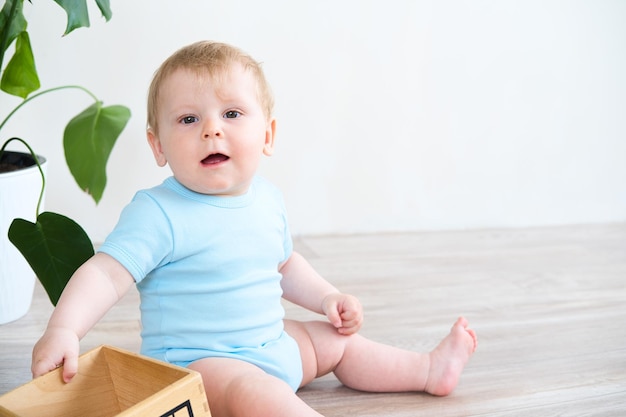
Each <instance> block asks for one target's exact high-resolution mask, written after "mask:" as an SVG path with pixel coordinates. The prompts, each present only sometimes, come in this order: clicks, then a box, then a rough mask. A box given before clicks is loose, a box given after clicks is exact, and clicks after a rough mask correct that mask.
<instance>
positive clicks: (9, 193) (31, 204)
mask: <svg viewBox="0 0 626 417" xmlns="http://www.w3.org/2000/svg"><path fill="white" fill-rule="evenodd" d="M5 152H6V153H13V154H21V153H18V152H10V151H5ZM21 155H24V156H26V157H29V156H30V155H29V154H21ZM38 158H39V161H40V162H41V168H42V169H43V171H44V174H45V172H46V167H47V162H46V160H45V159H44V158H42V157H38ZM40 191H41V174H40V173H39V169H38V168H37V165H33V166H30V167H27V168H22V169H19V170H17V171H12V172H6V173H0V324H4V323H8V322H11V321H14V320H17V319H19V318H20V317H22V316H24V315H25V314H26V313H27V312H28V309H29V308H30V304H31V301H32V298H33V289H34V287H35V273H34V272H33V270H32V269H31V268H30V265H28V262H26V260H25V259H24V257H23V256H22V254H21V253H20V252H19V251H18V250H17V248H16V247H15V246H13V244H12V243H11V242H10V241H9V238H8V237H7V233H8V231H9V226H10V225H11V222H12V221H13V219H14V218H22V219H26V220H28V221H31V222H35V216H36V209H37V200H38V199H39V193H40ZM40 211H42V212H43V203H42V206H41V207H40Z"/></svg>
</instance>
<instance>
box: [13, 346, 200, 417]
mask: <svg viewBox="0 0 626 417" xmlns="http://www.w3.org/2000/svg"><path fill="white" fill-rule="evenodd" d="M61 371H62V368H59V369H56V370H54V371H52V372H50V373H48V374H46V375H43V376H41V377H39V378H36V379H34V380H32V381H31V382H29V383H27V384H24V385H22V386H21V387H18V388H16V389H15V390H13V391H11V392H8V393H7V394H5V395H3V396H1V397H0V416H8V417H31V416H32V417H41V416H47V417H61V416H63V417H113V416H117V417H130V416H134V417H135V416H154V417H210V416H211V412H210V411H209V405H208V402H207V399H206V395H205V392H204V386H203V384H202V378H201V377H200V374H199V373H197V372H195V371H191V370H189V369H185V368H181V367H178V366H174V365H169V364H166V363H163V362H159V361H156V360H154V359H151V358H147V357H145V356H142V355H137V354H135V353H131V352H127V351H124V350H122V349H118V348H114V347H111V346H100V347H98V348H96V349H94V350H92V351H89V352H87V353H85V354H84V355H81V356H80V358H79V365H78V374H77V375H76V376H75V377H74V379H72V381H71V382H70V383H69V384H66V383H64V382H63V379H62V374H61Z"/></svg>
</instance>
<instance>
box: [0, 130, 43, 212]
mask: <svg viewBox="0 0 626 417" xmlns="http://www.w3.org/2000/svg"><path fill="white" fill-rule="evenodd" d="M14 140H16V141H18V142H21V143H22V144H23V145H24V146H26V147H27V148H28V151H29V152H30V154H31V156H32V157H33V159H34V160H35V163H36V164H37V168H38V169H39V174H41V191H40V192H39V200H38V201H37V212H36V213H35V219H37V218H38V217H39V209H40V208H41V202H42V200H43V192H44V190H45V189H46V176H45V175H44V174H43V169H42V168H41V164H40V163H39V158H37V155H35V151H33V148H31V147H30V145H29V144H28V143H26V141H25V140H23V139H20V138H11V139H8V140H7V141H6V142H4V145H2V148H0V159H2V154H3V153H4V149H5V148H6V147H7V145H8V144H9V143H11V142H13V141H14ZM35 221H36V220H35Z"/></svg>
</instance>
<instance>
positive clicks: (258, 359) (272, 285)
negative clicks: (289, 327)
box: [99, 177, 302, 391]
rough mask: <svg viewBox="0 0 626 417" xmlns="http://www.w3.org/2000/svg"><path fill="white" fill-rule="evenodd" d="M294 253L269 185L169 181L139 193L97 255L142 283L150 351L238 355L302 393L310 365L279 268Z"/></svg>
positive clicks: (175, 357) (185, 358)
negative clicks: (210, 189)
mask: <svg viewBox="0 0 626 417" xmlns="http://www.w3.org/2000/svg"><path fill="white" fill-rule="evenodd" d="M292 249H293V247H292V241H291V236H290V234H289V228H288V225H287V218H286V211H285V207H284V203H283V200H282V195H281V194H280V192H279V191H278V189H277V188H276V187H274V186H273V185H272V184H270V183H269V182H268V181H266V180H264V179H262V178H260V177H256V178H255V179H254V181H253V183H252V185H251V187H250V189H249V190H248V192H247V193H246V194H244V195H242V196H236V197H217V196H210V195H203V194H198V193H195V192H193V191H191V190H189V189H187V188H185V187H184V186H183V185H181V184H180V183H179V182H178V181H176V180H175V179H174V178H173V177H170V178H168V179H166V180H165V181H164V182H163V184H161V185H159V186H157V187H154V188H152V189H149V190H143V191H139V192H138V193H137V194H136V195H135V197H134V198H133V200H132V202H131V203H130V204H129V205H128V206H126V207H125V208H124V210H123V211H122V214H121V216H120V220H119V222H118V224H117V226H116V227H115V229H114V230H113V232H112V233H111V234H110V235H109V236H108V237H107V239H106V241H105V243H104V244H103V245H102V246H101V247H100V248H99V252H103V253H106V254H108V255H111V256H112V257H113V258H115V259H116V260H117V261H119V262H120V263H121V264H122V265H124V267H125V268H126V269H127V270H128V271H129V272H130V274H131V275H132V276H133V278H134V279H135V281H136V283H137V287H138V289H139V292H140V295H141V320H142V332H141V336H142V346H141V352H142V353H143V354H145V355H148V356H151V357H154V358H156V359H160V360H164V361H167V362H170V363H173V364H177V365H180V366H187V365H189V364H190V363H191V362H194V361H196V360H198V359H202V358H206V357H226V358H236V359H240V360H244V361H247V362H249V363H252V364H255V365H257V366H259V367H260V368H261V369H263V370H265V371H266V372H267V373H269V374H271V375H274V376H277V377H279V378H281V379H283V380H284V381H286V382H287V383H288V384H289V385H290V386H291V387H292V388H293V390H294V391H295V390H297V389H298V387H299V385H300V382H301V381H302V362H301V358H300V353H299V350H298V346H297V344H296V342H295V340H293V339H292V338H291V337H290V336H289V335H287V334H286V333H285V331H284V328H283V317H284V309H283V307H282V305H281V302H280V298H281V295H282V289H281V286H280V280H281V278H282V276H281V274H280V273H279V272H278V265H279V264H280V263H281V262H284V261H286V260H287V259H288V258H289V256H290V255H291V252H292Z"/></svg>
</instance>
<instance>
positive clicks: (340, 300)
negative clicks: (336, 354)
mask: <svg viewBox="0 0 626 417" xmlns="http://www.w3.org/2000/svg"><path fill="white" fill-rule="evenodd" d="M322 310H323V311H324V314H326V317H328V320H329V321H330V323H331V324H332V325H333V326H335V327H336V328H337V331H338V332H339V333H341V334H343V335H351V334H354V333H356V332H358V331H359V329H360V328H361V325H362V324H363V307H361V303H360V302H359V300H358V299H357V298H356V297H354V296H352V295H348V294H341V293H333V294H330V295H328V296H326V298H324V301H323V302H322Z"/></svg>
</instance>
